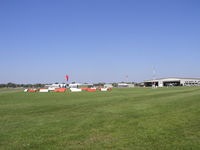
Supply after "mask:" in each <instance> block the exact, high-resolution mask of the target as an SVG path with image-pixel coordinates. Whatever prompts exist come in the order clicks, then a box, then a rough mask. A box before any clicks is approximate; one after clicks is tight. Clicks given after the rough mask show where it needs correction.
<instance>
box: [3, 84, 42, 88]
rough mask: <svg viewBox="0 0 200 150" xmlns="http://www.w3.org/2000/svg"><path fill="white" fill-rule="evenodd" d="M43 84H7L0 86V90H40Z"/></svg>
mask: <svg viewBox="0 0 200 150" xmlns="http://www.w3.org/2000/svg"><path fill="white" fill-rule="evenodd" d="M44 86H45V85H44V84H40V83H38V84H16V83H7V84H0V88H23V87H24V88H42V87H44Z"/></svg>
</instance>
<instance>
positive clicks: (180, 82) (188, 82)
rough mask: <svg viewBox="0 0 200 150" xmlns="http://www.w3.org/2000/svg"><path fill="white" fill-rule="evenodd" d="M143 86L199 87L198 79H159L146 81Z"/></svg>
mask: <svg viewBox="0 0 200 150" xmlns="http://www.w3.org/2000/svg"><path fill="white" fill-rule="evenodd" d="M144 86H145V87H150V86H158V87H164V86H200V78H160V79H153V80H146V81H144Z"/></svg>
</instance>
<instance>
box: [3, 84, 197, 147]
mask: <svg viewBox="0 0 200 150" xmlns="http://www.w3.org/2000/svg"><path fill="white" fill-rule="evenodd" d="M0 149H2V150H4V149H5V150H7V149H8V150H13V149H16V150H23V149H27V150H28V149H35V150H36V149H37V150H38V149H39V150H45V149H48V150H49V149H51V150H57V149H75V150H77V149H84V150H87V149H91V150H103V149H114V150H199V149H200V87H178V88H173V87H172V88H158V89H151V88H130V89H127V88H125V89H114V90H113V91H112V92H93V93H89V92H82V93H70V92H66V93H23V92H19V91H12V92H8V91H6V92H4V91H2V92H0Z"/></svg>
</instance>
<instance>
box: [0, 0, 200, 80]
mask: <svg viewBox="0 0 200 150" xmlns="http://www.w3.org/2000/svg"><path fill="white" fill-rule="evenodd" d="M0 54H1V55H0V56H1V58H0V70H1V71H0V83H7V82H15V83H39V82H41V83H53V82H64V81H65V78H64V77H65V74H68V75H69V77H70V82H72V81H77V82H118V81H126V80H128V81H135V82H140V81H143V80H145V79H151V78H152V76H153V67H155V68H156V77H200V69H199V66H200V59H199V56H200V1H199V0H151V1H149V0H13V1H12V0H9V1H8V0H1V1H0ZM126 75H128V79H126Z"/></svg>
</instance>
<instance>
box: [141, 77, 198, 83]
mask: <svg viewBox="0 0 200 150" xmlns="http://www.w3.org/2000/svg"><path fill="white" fill-rule="evenodd" d="M160 80H200V78H183V77H168V78H158V79H152V80H145V81H144V82H153V81H160Z"/></svg>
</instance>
